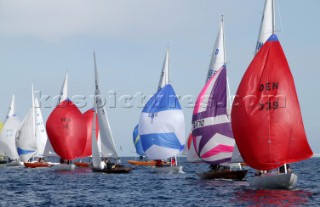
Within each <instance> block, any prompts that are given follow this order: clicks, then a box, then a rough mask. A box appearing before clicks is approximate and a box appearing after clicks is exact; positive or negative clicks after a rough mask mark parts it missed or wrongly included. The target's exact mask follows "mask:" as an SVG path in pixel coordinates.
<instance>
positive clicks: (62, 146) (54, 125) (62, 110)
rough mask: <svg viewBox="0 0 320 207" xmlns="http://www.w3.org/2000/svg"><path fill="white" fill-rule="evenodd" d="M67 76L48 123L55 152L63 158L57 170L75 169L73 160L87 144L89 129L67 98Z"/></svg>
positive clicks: (48, 131)
mask: <svg viewBox="0 0 320 207" xmlns="http://www.w3.org/2000/svg"><path fill="white" fill-rule="evenodd" d="M66 82H67V76H66V78H65V81H64V84H63V87H62V90H61V93H60V94H61V96H60V97H61V98H60V100H59V101H58V103H59V104H58V105H57V106H56V107H55V109H54V110H53V111H52V112H51V114H50V115H49V117H48V120H47V123H46V129H47V133H48V137H49V140H50V143H51V145H52V147H53V149H54V151H55V153H56V154H57V155H58V156H59V157H60V158H61V160H60V164H59V165H54V166H53V167H52V168H54V169H57V170H74V168H75V165H74V164H72V160H74V159H76V158H79V157H80V156H81V155H82V153H83V150H84V148H85V145H86V141H87V129H86V127H84V126H86V122H85V119H84V117H83V115H82V113H81V111H80V110H79V109H78V107H77V106H76V105H75V104H74V103H73V102H72V101H71V100H69V99H68V98H67V94H66V91H67V90H66V89H65V88H66V87H67V84H66Z"/></svg>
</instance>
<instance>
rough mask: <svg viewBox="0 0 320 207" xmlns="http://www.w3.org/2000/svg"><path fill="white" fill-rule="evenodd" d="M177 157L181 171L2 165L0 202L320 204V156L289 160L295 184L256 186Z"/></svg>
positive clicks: (143, 204) (16, 203) (143, 168)
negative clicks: (215, 176)
mask: <svg viewBox="0 0 320 207" xmlns="http://www.w3.org/2000/svg"><path fill="white" fill-rule="evenodd" d="M126 159H127V158H123V159H122V163H123V164H124V163H127V162H126ZM180 161H181V162H180V164H182V165H183V169H184V171H185V173H184V174H178V175H165V174H154V173H152V169H151V168H150V167H135V169H134V170H133V171H132V172H131V173H130V174H119V175H117V174H102V173H93V172H91V170H90V169H85V168H76V170H75V171H73V172H66V171H65V172H63V171H54V170H52V169H50V168H49V169H27V168H12V167H11V168H8V167H6V168H4V167H0V183H1V193H0V206H184V207H187V206H319V205H320V170H319V168H318V166H319V164H320V158H312V159H309V160H307V161H304V162H300V163H295V164H291V165H290V166H291V167H292V168H293V170H294V171H295V172H296V173H297V174H298V185H297V188H296V189H295V190H257V189H253V188H252V187H250V186H249V183H248V181H236V182H232V181H215V180H201V179H199V178H198V176H197V175H196V174H195V172H201V171H207V170H208V166H207V165H206V164H191V163H186V162H184V161H185V159H184V158H180ZM128 165H129V164H128ZM252 172H253V171H252V170H249V173H248V175H247V177H246V179H247V180H248V179H250V177H251V176H252Z"/></svg>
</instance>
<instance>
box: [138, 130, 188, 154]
mask: <svg viewBox="0 0 320 207" xmlns="http://www.w3.org/2000/svg"><path fill="white" fill-rule="evenodd" d="M140 139H141V144H142V147H143V150H144V151H147V150H148V149H149V148H150V147H151V146H152V145H157V146H160V147H165V148H171V149H178V150H179V151H182V150H183V148H184V144H182V145H181V144H180V141H179V140H178V138H177V136H176V135H175V133H154V134H144V135H140Z"/></svg>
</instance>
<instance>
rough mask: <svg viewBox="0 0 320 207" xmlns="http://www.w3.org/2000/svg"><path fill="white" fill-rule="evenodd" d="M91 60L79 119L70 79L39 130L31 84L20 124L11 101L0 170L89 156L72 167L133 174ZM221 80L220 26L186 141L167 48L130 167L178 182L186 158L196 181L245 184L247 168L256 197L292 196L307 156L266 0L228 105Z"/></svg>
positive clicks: (0, 128) (0, 138) (67, 163)
mask: <svg viewBox="0 0 320 207" xmlns="http://www.w3.org/2000/svg"><path fill="white" fill-rule="evenodd" d="M93 58H94V79H95V92H94V106H93V108H91V109H89V110H87V111H86V112H85V113H82V112H81V111H80V109H79V108H78V107H77V106H76V105H75V104H74V103H73V102H72V101H71V100H70V99H68V94H67V93H68V72H67V74H66V76H65V79H64V82H63V84H62V87H61V90H60V94H59V97H58V101H57V105H56V107H55V108H54V110H53V111H52V112H51V114H50V115H49V117H48V119H47V121H46V122H45V121H44V120H43V117H42V112H41V109H40V106H39V103H38V99H37V98H35V97H34V90H33V85H32V93H31V99H32V102H31V107H30V109H29V111H28V112H27V114H26V116H25V117H24V119H23V121H22V122H20V120H19V118H18V117H17V116H16V114H15V96H14V95H13V96H12V100H11V104H10V107H9V111H8V113H7V116H6V118H5V120H4V122H3V123H2V122H0V157H1V160H0V162H1V164H2V163H3V162H5V163H6V166H23V163H24V166H26V167H31V168H35V167H53V168H54V169H59V170H74V169H75V165H74V163H73V162H74V161H75V160H76V159H78V158H80V159H81V158H88V157H91V158H92V162H86V163H84V162H77V165H78V166H85V167H91V169H92V171H93V172H102V173H129V172H131V170H132V169H133V168H130V167H126V166H125V165H122V164H121V161H120V157H119V154H118V152H117V150H116V146H115V141H114V136H113V134H112V130H111V126H110V123H109V118H108V115H107V110H106V107H105V106H104V102H103V100H102V94H101V91H100V86H99V81H98V69H97V64H96V57H95V53H94V54H93ZM227 77H228V76H227V67H226V52H225V38H224V20H223V17H222V18H221V23H220V30H219V32H218V35H217V38H216V41H215V45H214V49H213V54H212V58H211V61H210V65H209V70H208V74H207V76H206V80H205V85H204V87H203V88H202V90H201V92H200V94H199V96H198V98H197V100H196V103H195V107H194V110H193V115H192V127H191V128H192V129H191V133H190V134H189V136H188V138H187V140H185V120H184V114H183V111H182V107H181V105H180V103H179V99H178V97H177V96H176V93H175V91H174V89H173V86H172V85H171V83H170V81H169V49H167V51H166V55H165V59H164V63H163V67H162V70H161V75H160V80H159V84H158V87H157V90H156V93H155V94H154V95H153V96H152V97H151V98H150V100H149V101H148V102H147V103H146V105H145V106H144V108H143V110H142V112H141V115H140V119H139V123H138V124H137V125H136V126H135V128H134V131H133V143H134V147H135V149H136V153H137V154H138V155H139V156H140V158H143V159H140V160H139V161H137V160H129V161H128V162H129V163H130V164H133V165H138V166H139V165H140V166H153V169H154V172H157V173H170V174H171V173H183V170H182V165H180V163H178V160H177V156H179V155H181V153H182V152H183V150H185V151H186V154H187V162H203V163H206V164H208V165H209V166H210V168H211V170H210V171H209V172H199V173H197V175H198V176H199V177H200V178H204V179H232V180H243V179H244V177H245V176H246V173H247V171H248V169H249V167H250V168H252V169H254V170H255V171H256V173H255V175H254V176H253V177H252V178H250V180H249V182H250V184H251V185H252V186H253V187H255V188H265V189H293V188H295V187H296V185H297V181H298V175H297V174H296V173H294V172H293V171H292V169H290V168H289V164H291V163H295V162H300V161H302V160H306V159H308V158H310V157H311V156H312V155H313V153H312V150H311V148H310V146H309V143H308V140H307V137H306V133H305V130H304V124H303V120H302V116H301V111H300V105H299V100H298V97H297V92H296V89H295V85H294V80H293V76H292V74H291V71H290V67H289V64H288V62H287V59H286V56H285V53H284V51H283V49H282V47H281V44H280V41H279V39H278V37H277V35H276V34H275V6H274V0H265V5H264V12H263V16H262V20H261V24H260V30H259V35H258V41H257V44H256V48H255V55H254V57H253V59H252V61H251V63H250V64H249V66H248V68H247V70H246V72H245V73H244V75H243V77H242V80H241V82H240V84H239V86H238V89H237V92H236V95H235V99H234V101H233V103H231V96H230V88H229V83H228V78H227ZM231 106H232V108H231ZM45 123H46V126H45ZM128 140H129V138H128ZM47 156H57V157H59V158H60V163H59V164H53V163H50V162H43V161H40V160H41V159H42V158H43V157H47ZM144 157H147V159H148V161H146V160H144ZM4 158H6V159H7V160H5V161H4ZM37 159H38V160H37ZM168 160H170V161H168ZM167 161H168V162H167ZM235 162H236V163H239V162H245V163H246V164H247V165H248V169H241V165H240V164H237V166H239V167H240V168H237V169H234V166H235V165H233V164H232V163H235Z"/></svg>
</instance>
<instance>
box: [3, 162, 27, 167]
mask: <svg viewBox="0 0 320 207" xmlns="http://www.w3.org/2000/svg"><path fill="white" fill-rule="evenodd" d="M6 166H7V167H19V166H23V162H21V161H12V162H8V163H7V164H6Z"/></svg>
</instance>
